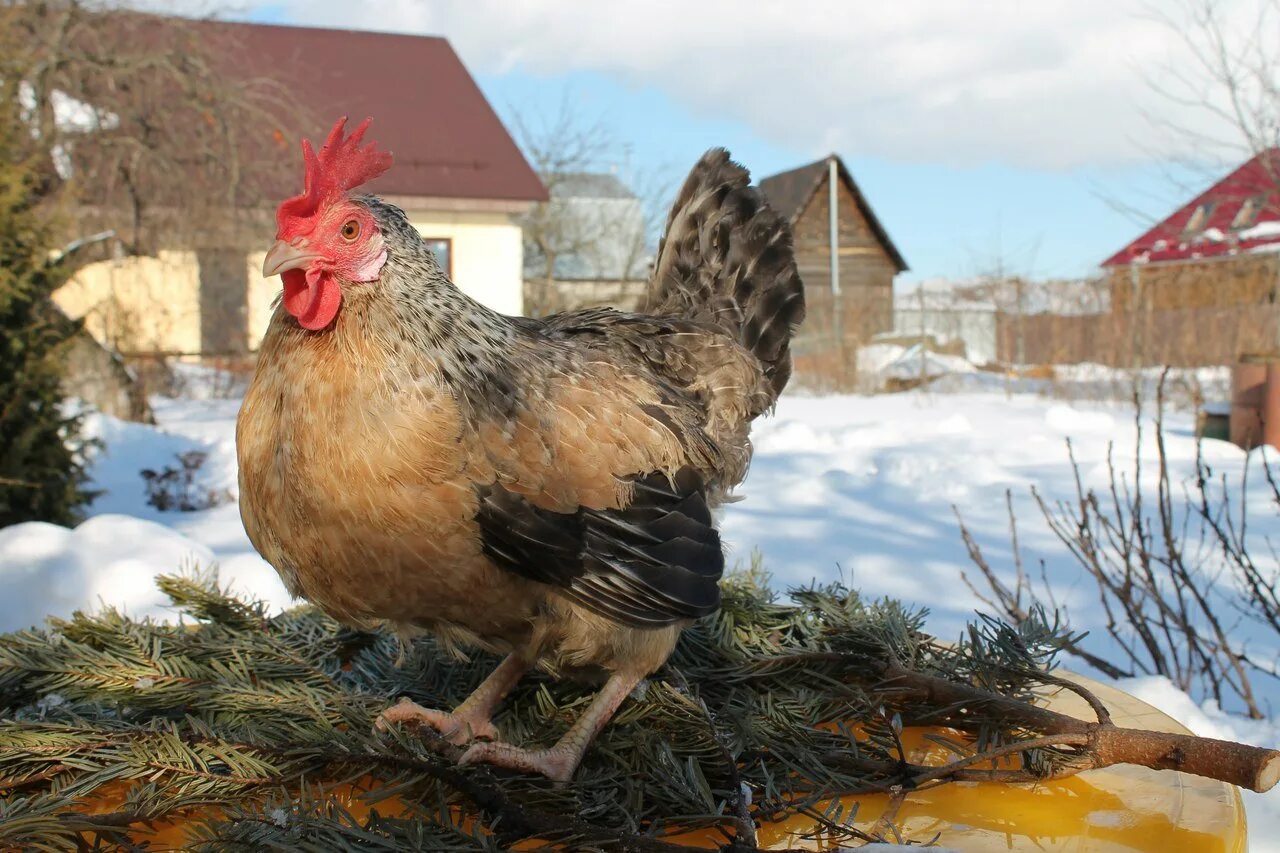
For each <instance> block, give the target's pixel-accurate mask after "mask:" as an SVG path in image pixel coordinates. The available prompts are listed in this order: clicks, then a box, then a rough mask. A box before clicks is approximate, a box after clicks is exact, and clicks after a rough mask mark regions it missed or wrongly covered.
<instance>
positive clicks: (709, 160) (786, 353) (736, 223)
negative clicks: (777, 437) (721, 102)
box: [645, 148, 804, 399]
mask: <svg viewBox="0 0 1280 853" xmlns="http://www.w3.org/2000/svg"><path fill="white" fill-rule="evenodd" d="M645 312H646V313H650V314H662V315H673V314H674V315H677V316H681V317H687V318H689V319H691V320H701V321H709V322H712V323H715V324H716V325H718V326H720V327H721V328H723V329H725V330H726V331H727V332H729V333H730V334H731V335H733V336H734V337H735V338H736V339H737V340H738V341H739V342H740V343H741V344H742V345H743V346H745V347H746V348H747V349H748V350H750V351H751V352H752V353H754V354H755V356H756V358H758V359H759V360H760V364H761V366H762V367H763V369H764V373H765V377H766V378H767V379H768V382H769V385H770V387H771V388H772V389H773V397H774V399H777V397H778V395H779V394H780V393H782V389H783V388H784V387H785V386H786V384H787V380H788V379H789V378H790V376H791V337H792V335H793V333H794V332H795V330H796V327H797V326H799V325H800V321H801V320H803V319H804V286H803V285H802V284H801V282H800V275H799V273H798V272H796V262H795V256H794V253H793V252H792V244H791V228H790V226H789V225H788V224H787V223H786V222H785V221H784V220H783V219H782V217H780V216H779V215H778V214H777V213H775V212H774V211H773V209H772V208H770V207H769V205H768V203H767V202H766V201H765V199H764V195H763V194H762V193H761V192H760V190H759V189H757V188H756V187H753V186H751V175H750V174H749V173H748V172H747V170H746V169H744V168H743V167H742V166H740V165H738V164H737V163H735V162H733V161H732V160H730V159H729V152H728V151H725V150H724V149H723V148H713V149H712V150H710V151H708V152H707V153H706V154H704V155H702V159H701V160H699V161H698V163H697V165H695V166H694V167H693V170H692V171H691V172H690V173H689V177H688V178H687V179H686V180H685V182H684V186H683V187H681V189H680V193H679V195H677V196H676V201H675V204H674V205H673V206H672V208H671V214H670V216H668V218H667V230H666V233H665V235H664V236H663V238H662V242H661V243H660V244H659V246H658V259H657V263H656V264H655V266H654V272H653V278H652V280H651V281H650V282H649V294H648V298H647V300H646V307H645Z"/></svg>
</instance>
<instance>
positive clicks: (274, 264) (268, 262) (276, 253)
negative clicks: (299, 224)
mask: <svg viewBox="0 0 1280 853" xmlns="http://www.w3.org/2000/svg"><path fill="white" fill-rule="evenodd" d="M320 257H321V256H320V255H318V254H316V253H315V252H312V251H311V250H310V246H308V245H307V241H306V240H302V239H297V240H294V241H293V242H291V243H286V242H285V241H284V240H277V241H276V242H275V244H274V245H272V247H271V248H270V249H268V250H267V256H266V257H265V258H263V259H262V277H263V278H270V277H271V276H273V275H279V274H280V273H282V272H284V271H286V270H295V269H299V268H301V267H305V266H306V265H307V264H309V263H311V262H312V261H314V260H318V259H319V258H320Z"/></svg>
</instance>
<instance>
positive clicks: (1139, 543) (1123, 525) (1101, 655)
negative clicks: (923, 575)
mask: <svg viewBox="0 0 1280 853" xmlns="http://www.w3.org/2000/svg"><path fill="white" fill-rule="evenodd" d="M1166 378H1167V377H1165V376H1162V377H1161V381H1160V382H1159V383H1158V384H1157V393H1156V413H1155V422H1154V441H1155V446H1156V450H1157V460H1156V471H1155V474H1156V486H1155V492H1154V494H1152V492H1151V489H1150V486H1149V485H1144V482H1143V477H1144V471H1143V468H1142V457H1141V449H1142V447H1143V442H1144V435H1143V410H1142V405H1141V400H1142V396H1141V394H1139V393H1137V392H1135V394H1134V397H1133V399H1134V406H1135V418H1134V420H1135V424H1136V427H1137V438H1136V445H1135V452H1134V457H1133V458H1134V462H1133V467H1132V468H1131V469H1129V470H1121V469H1120V467H1119V466H1118V465H1117V464H1116V462H1115V459H1114V456H1113V454H1112V452H1111V448H1108V453H1107V470H1108V482H1107V485H1106V486H1105V487H1103V488H1101V489H1095V488H1092V487H1088V486H1086V485H1085V483H1084V480H1083V478H1082V476H1081V472H1080V466H1079V463H1078V462H1077V461H1076V458H1075V454H1074V451H1073V449H1072V447H1071V443H1070V441H1068V443H1067V450H1068V453H1069V455H1070V457H1071V465H1072V470H1073V471H1074V474H1075V495H1074V497H1072V498H1070V499H1055V498H1050V497H1046V496H1045V495H1043V494H1042V493H1041V492H1040V491H1039V490H1038V489H1034V488H1033V489H1032V496H1033V497H1034V499H1035V501H1036V505H1037V506H1038V507H1039V510H1040V513H1041V515H1042V516H1043V518H1044V520H1045V522H1046V523H1047V525H1048V526H1049V529H1050V530H1052V531H1053V533H1054V535H1055V536H1057V538H1058V539H1059V541H1060V542H1061V543H1062V544H1063V546H1064V547H1065V549H1066V551H1067V552H1068V553H1069V554H1070V555H1071V557H1072V558H1073V559H1074V562H1075V563H1076V565H1077V566H1078V568H1079V569H1080V570H1081V572H1082V573H1083V575H1084V576H1085V577H1086V578H1088V579H1089V580H1091V581H1092V582H1093V590H1094V593H1095V594H1096V598H1097V602H1098V606H1099V608H1100V612H1101V613H1102V614H1103V616H1104V620H1105V632H1106V636H1108V637H1109V638H1110V640H1111V644H1110V648H1104V647H1103V646H1102V645H1101V644H1097V645H1093V644H1087V643H1086V638H1085V637H1084V636H1083V635H1080V636H1078V637H1074V638H1072V639H1070V640H1068V641H1067V642H1065V643H1064V645H1063V650H1064V651H1065V652H1067V653H1069V654H1071V655H1074V656H1076V657H1078V658H1079V659H1081V660H1082V661H1084V662H1085V663H1087V664H1089V665H1090V666H1092V667H1094V668H1095V669H1097V670H1099V671H1100V672H1103V673H1105V674H1106V675H1108V676H1110V677H1112V678H1124V677H1131V676H1137V675H1162V676H1165V677H1167V678H1168V679H1169V680H1170V681H1171V682H1173V683H1174V684H1175V685H1176V686H1177V687H1178V688H1179V689H1181V690H1184V691H1186V692H1188V693H1191V694H1194V695H1201V696H1210V697H1212V698H1213V699H1214V700H1215V701H1216V702H1218V703H1219V704H1220V705H1222V706H1224V707H1226V706H1227V705H1229V704H1230V703H1231V702H1232V701H1234V702H1236V703H1238V704H1239V706H1240V707H1241V708H1242V709H1243V710H1244V712H1245V713H1247V714H1248V715H1249V716H1250V717H1253V718H1261V717H1262V716H1263V709H1262V707H1261V705H1260V701H1259V698H1258V695H1257V691H1256V689H1255V686H1254V682H1255V679H1256V678H1257V677H1259V676H1263V677H1266V676H1275V674H1276V673H1275V667H1274V665H1273V664H1271V663H1269V662H1265V661H1257V660H1254V659H1253V658H1252V657H1251V656H1250V655H1249V653H1248V648H1247V645H1246V643H1245V641H1244V639H1242V638H1241V637H1240V635H1239V633H1238V631H1237V630H1236V629H1237V628H1238V627H1239V625H1240V624H1241V622H1242V621H1244V620H1251V621H1255V622H1258V623H1260V624H1262V625H1265V626H1267V627H1269V628H1271V629H1272V630H1274V631H1276V633H1277V634H1278V635H1280V591H1278V590H1277V577H1276V574H1275V571H1274V569H1271V568H1268V567H1267V566H1266V565H1263V564H1260V563H1259V562H1257V561H1255V559H1254V558H1253V557H1252V556H1251V555H1250V550H1249V543H1248V541H1247V540H1246V530H1247V518H1246V514H1245V502H1244V500H1243V499H1242V500H1241V501H1240V505H1239V507H1238V508H1237V509H1236V511H1234V512H1233V509H1232V504H1231V501H1230V499H1229V495H1230V491H1231V489H1230V484H1229V483H1228V482H1227V480H1226V479H1225V477H1224V478H1222V479H1221V489H1220V490H1219V489H1218V488H1217V487H1216V486H1217V485H1218V484H1217V483H1215V482H1214V481H1213V478H1212V475H1211V472H1210V471H1209V469H1208V466H1207V465H1205V464H1204V462H1203V460H1202V459H1201V460H1198V465H1197V476H1196V478H1195V481H1194V482H1193V483H1189V484H1181V483H1176V482H1175V481H1174V480H1173V478H1172V477H1171V475H1170V471H1169V462H1168V456H1167V454H1166V450H1165V440H1164V435H1165V433H1164V417H1163V413H1164V406H1165V379H1166ZM1267 476H1268V478H1269V480H1270V481H1271V482H1272V483H1273V491H1274V493H1275V495H1276V498H1275V502H1274V506H1275V507H1276V508H1277V510H1278V511H1280V488H1277V487H1276V486H1275V483H1276V481H1275V480H1274V479H1273V478H1272V476H1271V474H1270V472H1269V471H1268V475H1267ZM1246 486H1247V482H1246V483H1243V484H1242V485H1241V491H1240V494H1241V495H1242V496H1243V493H1244V492H1243V490H1244V488H1245V487H1246ZM1007 497H1008V512H1009V524H1010V537H1011V543H1012V550H1013V559H1014V577H1013V579H1012V582H1011V583H1009V582H1006V581H1005V580H1003V579H1002V578H1001V577H1000V575H999V574H998V573H997V572H996V571H995V570H994V569H993V568H992V566H991V565H990V563H989V561H988V560H987V559H986V558H985V557H984V555H983V554H982V550H981V548H980V547H979V546H978V544H977V542H976V541H975V540H974V538H973V536H972V534H971V533H970V531H969V530H968V528H967V527H966V526H965V524H964V521H963V519H961V521H960V533H961V536H962V537H963V539H964V541H965V544H966V546H967V548H968V550H969V556H970V558H971V560H972V562H973V564H974V566H975V567H976V570H977V571H976V574H970V573H968V572H962V573H961V574H962V578H963V580H964V582H965V584H966V585H967V586H968V587H969V588H970V590H972V591H973V592H974V594H975V595H977V596H978V598H979V599H981V600H982V601H983V602H984V603H985V604H986V605H987V606H988V607H989V608H991V610H992V611H993V612H994V613H996V614H998V615H999V616H1001V617H1003V618H1005V619H1007V620H1009V621H1010V622H1011V623H1013V624H1015V625H1020V624H1023V623H1025V622H1028V621H1029V620H1031V619H1033V618H1035V617H1034V614H1035V613H1036V612H1037V611H1038V610H1041V609H1042V610H1044V611H1046V612H1049V613H1052V614H1054V615H1055V616H1056V617H1058V618H1061V619H1063V620H1069V613H1068V612H1067V608H1066V606H1065V605H1063V604H1061V603H1060V602H1059V601H1058V600H1057V599H1056V597H1055V594H1054V589H1053V585H1052V584H1051V583H1050V580H1049V578H1048V576H1047V572H1046V571H1045V567H1044V564H1043V563H1041V566H1040V570H1039V572H1038V573H1035V575H1034V576H1033V574H1032V573H1031V572H1029V571H1027V569H1026V566H1025V563H1024V559H1023V555H1022V552H1021V549H1020V545H1019V542H1018V526H1017V519H1016V518H1015V513H1014V510H1013V503H1012V496H1011V495H1008V496H1007ZM957 517H959V513H958V511H957ZM1269 556H1271V557H1274V556H1275V555H1274V554H1271V555H1269ZM1242 593H1243V594H1242Z"/></svg>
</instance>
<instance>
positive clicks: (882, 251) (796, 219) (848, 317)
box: [760, 154, 907, 350]
mask: <svg viewBox="0 0 1280 853" xmlns="http://www.w3.org/2000/svg"><path fill="white" fill-rule="evenodd" d="M832 176H834V178H835V182H834V192H833V191H832V189H833V187H832ZM760 189H761V190H763V191H764V194H765V196H766V197H767V198H768V200H769V203H770V205H772V206H773V208H774V209H775V210H776V211H778V213H780V214H781V215H782V216H783V217H785V218H786V219H787V221H789V222H790V223H791V228H792V231H793V232H794V233H795V251H796V263H797V265H798V267H799V270H800V277H801V279H803V281H804V284H805V300H806V302H807V304H808V306H809V309H808V313H807V319H806V321H805V325H804V326H803V327H802V328H801V333H800V334H801V341H800V347H798V349H801V350H802V349H803V345H804V340H805V339H806V338H813V337H814V336H827V335H830V336H835V335H839V336H840V337H842V338H843V339H844V340H845V341H849V342H852V343H853V345H855V346H856V343H857V342H863V343H865V342H867V341H869V340H870V339H871V338H872V337H873V336H874V335H876V334H878V333H880V332H887V331H890V330H891V329H892V328H893V278H894V276H895V275H897V274H898V273H900V272H904V271H906V269H907V262H906V261H905V260H903V257H902V253H901V252H899V251H898V249H897V247H896V246H895V245H894V244H893V241H892V240H891V239H889V234H888V233H887V232H886V231H885V229H884V226H883V225H881V224H880V220H879V219H877V218H876V215H875V212H874V211H873V210H872V209H871V205H870V204H868V203H867V199H866V197H864V196H863V194H862V191H861V190H860V189H858V185H857V184H856V183H855V182H854V180H853V176H852V175H851V174H850V173H849V169H848V168H847V167H846V166H845V164H844V161H843V160H841V159H840V158H839V157H838V156H837V155H835V154H832V155H831V156H829V157H826V158H824V159H822V160H818V161H815V162H813V163H809V164H807V165H804V166H801V167H799V168H797V169H791V170H790V171H787V172H781V173H779V174H776V175H770V176H769V177H767V178H764V179H763V180H761V181H760ZM833 201H834V204H835V213H836V215H835V222H836V227H835V228H832V219H831V209H832V203H833ZM833 231H834V234H833ZM833 246H834V249H835V257H836V264H835V266H836V272H837V282H836V287H833V286H832V285H833V282H832V277H831V272H832V264H831V256H832V247H833ZM836 300H839V301H838V303H837V301H836ZM836 304H839V306H840V310H839V312H837V311H835V310H834V306H835V305H836Z"/></svg>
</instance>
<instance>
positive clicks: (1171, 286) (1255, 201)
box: [1102, 148, 1280, 310]
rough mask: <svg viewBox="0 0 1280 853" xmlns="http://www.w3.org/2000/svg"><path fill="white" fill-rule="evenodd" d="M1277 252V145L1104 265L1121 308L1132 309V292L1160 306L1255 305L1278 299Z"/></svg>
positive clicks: (1279, 246)
mask: <svg viewBox="0 0 1280 853" xmlns="http://www.w3.org/2000/svg"><path fill="white" fill-rule="evenodd" d="M1277 253H1280V148H1272V149H1269V150H1267V151H1263V152H1262V153H1260V154H1258V155H1257V156H1255V157H1253V158H1251V159H1250V160H1248V161H1247V162H1246V163H1244V165H1242V166H1240V167H1239V168H1237V169H1236V170H1235V171H1233V172H1231V173H1230V174H1229V175H1227V176H1226V177H1225V178H1223V179H1222V180H1220V181H1218V182H1217V183H1215V184H1214V185H1213V186H1211V187H1209V188H1208V189H1207V190H1205V191H1204V192H1202V193H1200V194H1199V195H1198V196H1196V197H1195V198H1193V199H1191V200H1190V201H1188V202H1187V203H1186V204H1184V205H1182V206H1181V207H1179V208H1178V209H1177V210H1176V211H1174V212H1173V213H1172V214H1170V215H1169V216H1168V217H1166V218H1165V219H1163V220H1161V221H1160V222H1158V223H1156V224H1155V225H1154V226H1152V227H1151V228H1149V229H1148V230H1147V231H1146V232H1144V233H1143V234H1142V235H1140V236H1139V237H1138V238H1137V239H1135V240H1133V241H1132V242H1131V243H1129V244H1128V245H1126V246H1125V247H1124V248H1123V249H1121V250H1120V251H1118V252H1116V253H1115V254H1114V255H1112V256H1111V257H1109V258H1107V259H1106V260H1105V261H1103V262H1102V268H1103V269H1104V270H1105V271H1107V273H1108V277H1109V278H1110V280H1111V282H1112V305H1113V306H1114V307H1116V308H1118V309H1119V310H1129V309H1130V308H1131V307H1132V306H1133V305H1134V304H1135V303H1134V299H1135V295H1136V296H1137V297H1138V298H1139V299H1140V300H1141V301H1140V303H1137V304H1138V305H1139V307H1143V308H1150V309H1156V310H1160V309H1197V308H1217V307H1223V306H1233V305H1241V304H1252V305H1256V304H1260V303H1268V302H1272V301H1274V299H1275V292H1276V287H1277V284H1280V281H1278V280H1277V277H1276V274H1275V273H1276V270H1277V266H1276V262H1277V260H1280V255H1278V254H1277ZM1139 272H1140V273H1141V274H1140V276H1139V275H1138V273H1139ZM1135 284H1136V285H1140V293H1136V292H1135V290H1136V288H1135Z"/></svg>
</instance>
